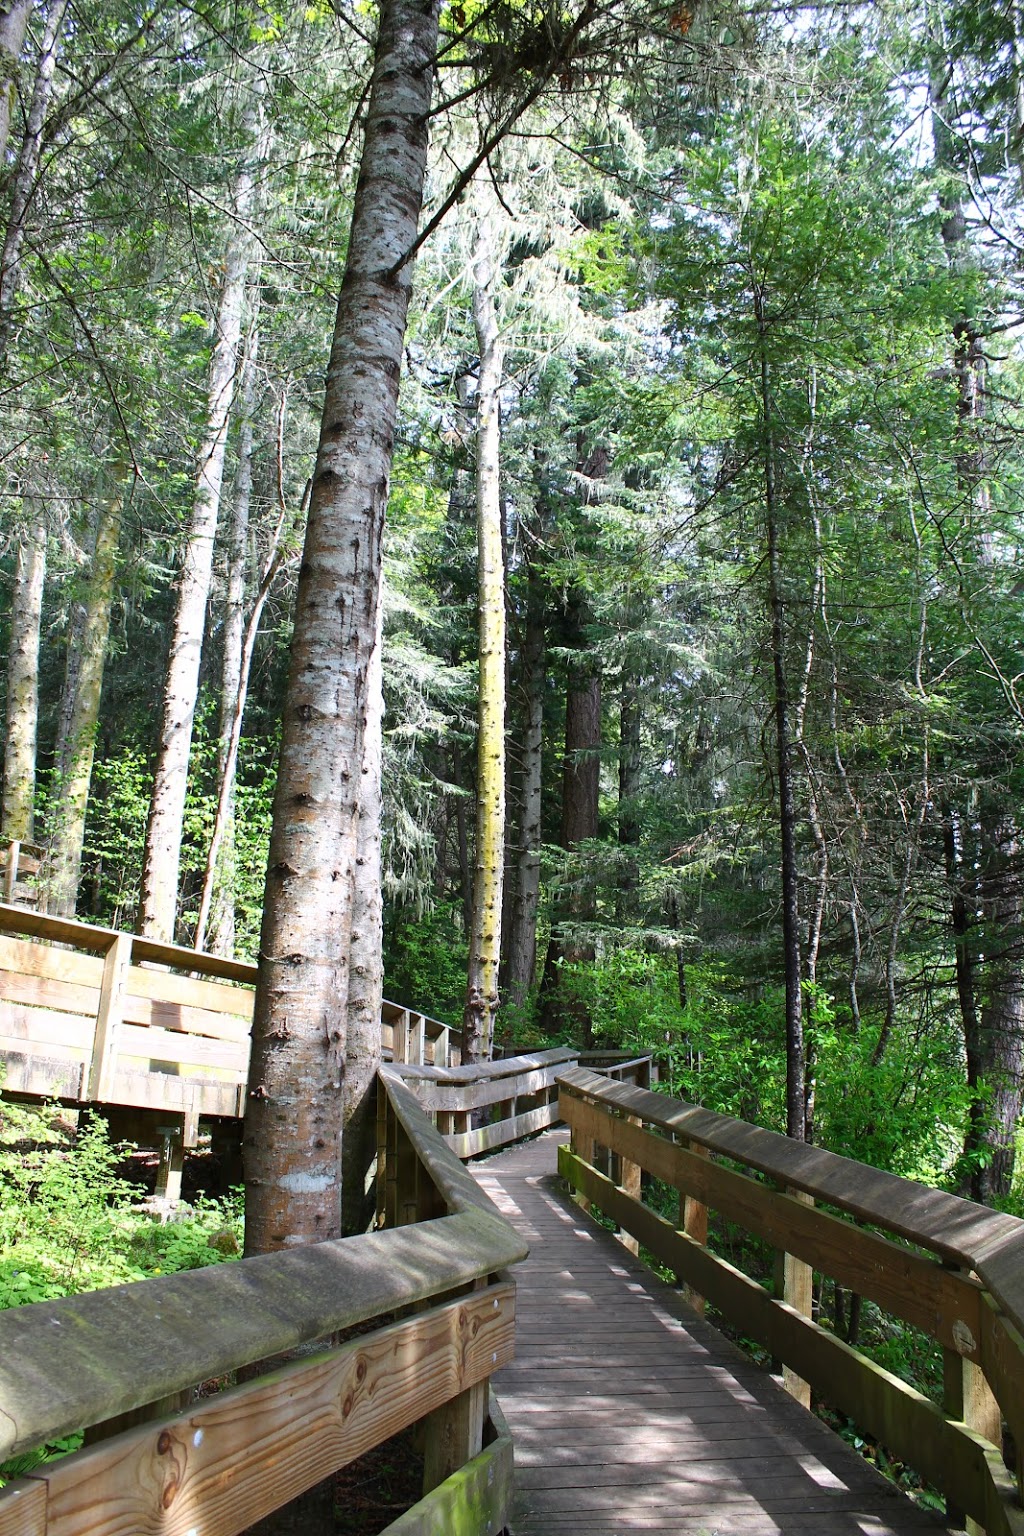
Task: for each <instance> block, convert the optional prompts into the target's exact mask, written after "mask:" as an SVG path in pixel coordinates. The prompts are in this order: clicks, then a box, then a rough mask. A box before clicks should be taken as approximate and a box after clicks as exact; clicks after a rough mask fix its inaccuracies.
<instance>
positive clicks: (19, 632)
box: [0, 495, 46, 843]
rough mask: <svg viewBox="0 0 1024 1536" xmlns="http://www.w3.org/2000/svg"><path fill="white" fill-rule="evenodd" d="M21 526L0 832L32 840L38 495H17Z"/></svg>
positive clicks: (41, 544)
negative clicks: (22, 515) (21, 510)
mask: <svg viewBox="0 0 1024 1536" xmlns="http://www.w3.org/2000/svg"><path fill="white" fill-rule="evenodd" d="M23 504H24V512H25V528H24V532H23V533H22V536H21V539H20V541H19V544H18V558H17V564H16V566H15V572H14V594H13V599H12V604H11V638H10V645H9V648H8V652H7V744H6V747H5V749H4V789H3V798H2V800H0V836H2V837H4V838H5V839H13V838H17V839H18V840H19V841H20V842H23V843H27V842H31V841H32V835H33V831H34V812H35V794H36V732H37V728H38V723H39V627H40V624H41V622H42V616H43V584H44V582H45V580H46V510H45V507H44V504H43V501H42V499H41V498H40V497H36V496H32V495H26V496H25V497H24V498H23Z"/></svg>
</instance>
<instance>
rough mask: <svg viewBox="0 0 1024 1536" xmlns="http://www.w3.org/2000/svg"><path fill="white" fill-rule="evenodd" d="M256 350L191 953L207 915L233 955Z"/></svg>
mask: <svg viewBox="0 0 1024 1536" xmlns="http://www.w3.org/2000/svg"><path fill="white" fill-rule="evenodd" d="M258 348H259V333H258V331H257V329H256V325H255V323H254V324H253V325H252V327H251V328H250V331H249V338H248V341H247V344H246V348H245V355H244V357H243V359H242V367H241V370H240V380H239V386H238V468H237V470H236V472H235V485H234V495H233V497H232V502H231V519H230V522H229V524H228V532H227V538H226V539H225V546H226V548H225V567H226V580H225V589H224V647H223V656H222V659H221V673H220V714H219V719H218V722H217V814H216V816H215V818H214V826H213V829H212V832H211V834H210V849H209V852H208V854H207V860H206V871H205V874H204V877H203V891H202V896H201V898H200V902H199V917H198V919H197V921H196V936H195V947H196V949H202V948H203V947H204V945H205V944H206V931H207V914H208V921H209V929H210V942H211V946H212V948H213V951H214V953H216V954H219V955H233V954H234V952H235V767H236V763H237V759H238V747H237V741H236V726H235V719H236V715H238V714H239V711H238V703H239V697H240V695H243V697H244V690H243V684H242V667H243V658H242V652H243V648H244V643H245V571H246V564H247V556H248V549H249V507H250V504H251V501H252V440H253V430H252V412H253V400H254V395H255V381H256V356H257V351H258ZM240 725H241V720H240V718H239V727H240ZM215 845H216V846H215Z"/></svg>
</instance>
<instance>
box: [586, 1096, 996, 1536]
mask: <svg viewBox="0 0 1024 1536" xmlns="http://www.w3.org/2000/svg"><path fill="white" fill-rule="evenodd" d="M561 1109H562V1117H563V1119H565V1120H566V1121H567V1122H568V1124H569V1127H570V1130H571V1135H572V1141H571V1144H570V1146H569V1147H562V1148H560V1149H559V1154H560V1155H559V1167H560V1171H561V1173H562V1174H563V1176H564V1177H565V1178H566V1179H567V1180H568V1181H569V1182H570V1184H571V1185H572V1186H573V1187H574V1188H575V1189H576V1190H577V1191H578V1192H579V1193H580V1194H581V1195H582V1196H583V1197H585V1199H586V1200H588V1201H589V1202H591V1203H592V1204H593V1205H595V1206H598V1207H599V1208H600V1209H601V1210H602V1211H604V1212H605V1213H606V1214H607V1215H608V1216H610V1217H611V1218H612V1219H613V1220H614V1221H615V1222H617V1223H618V1224H619V1226H620V1227H621V1228H622V1229H623V1230H625V1231H626V1232H629V1233H631V1234H632V1236H633V1237H634V1239H636V1240H638V1241H639V1242H640V1243H641V1244H643V1246H644V1247H645V1248H647V1249H648V1250H649V1251H650V1252H651V1253H652V1254H653V1255H654V1256H655V1257H656V1258H657V1259H658V1260H659V1261H660V1262H661V1263H663V1264H665V1265H667V1266H668V1267H669V1268H670V1269H671V1270H672V1271H673V1272H674V1273H675V1274H676V1275H677V1277H678V1279H679V1282H680V1283H681V1284H685V1285H686V1286H687V1287H688V1288H689V1290H690V1293H691V1298H692V1299H696V1300H697V1301H698V1302H700V1299H701V1298H704V1297H706V1298H707V1299H708V1300H709V1301H710V1302H711V1303H712V1304H713V1305H714V1306H715V1307H717V1308H718V1309H719V1310H720V1311H721V1312H722V1313H723V1314H724V1316H725V1317H726V1318H727V1319H729V1321H730V1322H732V1323H734V1324H736V1325H738V1326H739V1327H740V1328H741V1329H742V1330H743V1332H744V1333H745V1334H747V1335H748V1336H749V1337H751V1338H753V1339H755V1340H757V1341H758V1342H759V1343H760V1344H762V1345H763V1346H764V1347H765V1348H766V1349H767V1350H769V1351H770V1352H771V1354H772V1355H773V1356H775V1357H776V1358H777V1359H779V1360H781V1361H783V1362H785V1364H786V1366H787V1367H788V1369H789V1372H790V1378H789V1385H790V1387H791V1390H793V1391H794V1392H795V1395H797V1396H798V1397H801V1398H802V1399H803V1400H804V1401H807V1400H808V1398H809V1392H808V1390H807V1384H808V1383H809V1384H810V1386H813V1388H814V1390H815V1392H816V1393H817V1394H818V1395H819V1396H820V1397H821V1399H823V1400H824V1401H825V1402H827V1403H829V1404H831V1405H832V1406H833V1407H835V1408H837V1409H839V1410H840V1411H841V1412H842V1413H845V1414H848V1415H849V1417H850V1418H851V1419H853V1420H854V1421H855V1422H856V1423H857V1424H858V1425H860V1426H861V1427H862V1428H863V1429H866V1430H868V1431H869V1432H870V1433H872V1434H874V1435H876V1436H877V1437H878V1439H879V1441H880V1442H881V1443H882V1444H883V1445H885V1446H886V1447H887V1448H888V1449H889V1450H890V1451H891V1452H892V1453H894V1454H895V1455H897V1456H899V1457H900V1458H902V1459H903V1460H904V1461H906V1462H907V1463H908V1465H910V1466H912V1467H914V1468H915V1469H916V1470H917V1471H918V1472H919V1473H920V1474H921V1475H922V1476H923V1477H924V1478H926V1479H927V1481H928V1482H930V1483H932V1484H933V1485H934V1486H935V1487H936V1488H938V1489H939V1490H940V1491H941V1492H942V1493H944V1494H945V1496H946V1498H947V1500H948V1503H949V1508H950V1511H951V1513H952V1514H953V1515H954V1516H966V1517H968V1518H969V1519H970V1520H971V1521H973V1522H976V1523H977V1526H980V1527H981V1528H983V1529H984V1530H986V1531H988V1532H989V1536H1011V1533H1012V1536H1024V1510H1022V1508H1021V1463H1020V1460H1019V1451H1020V1449H1021V1448H1024V1222H1022V1221H1018V1220H1016V1219H1014V1218H1013V1217H1010V1216H1003V1215H999V1214H996V1213H994V1212H992V1211H988V1210H985V1209H984V1208H982V1207H980V1206H977V1205H974V1204H972V1203H971V1202H970V1201H967V1200H960V1199H958V1198H956V1197H955V1196H953V1195H947V1194H944V1193H942V1192H941V1191H939V1190H934V1189H927V1188H925V1187H924V1186H923V1185H919V1184H914V1183H911V1182H910V1181H909V1180H906V1179H900V1178H897V1177H896V1176H895V1175H893V1174H888V1173H882V1172H880V1171H878V1170H877V1169H874V1168H868V1167H866V1166H864V1165H863V1164H861V1163H855V1162H853V1161H851V1160H850V1159H848V1158H843V1157H838V1156H836V1155H835V1154H834V1153H831V1152H825V1151H822V1150H820V1149H818V1148H811V1147H804V1146H801V1145H799V1144H798V1143H796V1142H792V1141H789V1140H787V1138H786V1137H784V1136H778V1135H775V1134H774V1133H773V1132H771V1131H765V1130H761V1129H758V1128H757V1127H755V1126H751V1125H746V1124H744V1123H743V1122H742V1121H738V1120H731V1119H729V1118H727V1117H726V1116H723V1115H716V1114H713V1113H711V1112H710V1111H708V1110H703V1109H697V1108H694V1107H693V1106H691V1105H687V1104H684V1103H682V1102H680V1101H679V1100H674V1099H669V1098H666V1097H664V1096H663V1095H661V1094H655V1093H649V1092H645V1091H644V1090H643V1089H639V1088H635V1087H629V1086H626V1085H623V1084H619V1083H609V1082H608V1081H607V1080H605V1079H603V1078H601V1077H598V1076H596V1075H595V1074H593V1073H590V1072H587V1071H585V1070H582V1069H579V1068H574V1069H570V1070H568V1071H567V1072H566V1073H565V1074H564V1075H563V1077H562V1079H561ZM598 1149H610V1150H611V1152H612V1153H613V1154H614V1155H615V1156H616V1157H617V1158H618V1159H619V1169H620V1172H619V1180H618V1183H616V1182H613V1180H612V1179H611V1178H610V1177H608V1175H607V1174H606V1173H603V1172H601V1171H599V1168H598V1166H597V1164H598V1163H599V1162H600V1161H601V1153H600V1151H599V1150H598ZM719 1158H721V1159H725V1160H726V1163H725V1164H723V1163H720V1162H718V1161H716V1159H719ZM735 1165H739V1166H740V1168H741V1169H742V1170H743V1171H737V1169H736V1166H735ZM642 1170H643V1171H645V1172H647V1173H649V1174H651V1175H653V1176H654V1177H655V1178H657V1179H659V1180H663V1181H664V1182H665V1183H667V1184H669V1185H671V1186H672V1187H673V1188H674V1189H675V1190H677V1191H678V1194H679V1202H680V1210H679V1219H678V1222H673V1221H667V1220H665V1219H664V1218H663V1217H661V1216H659V1215H658V1214H656V1213H655V1212H654V1211H653V1210H651V1209H649V1208H648V1206H646V1205H645V1204H643V1203H642V1200H641V1198H640V1196H641V1190H640V1185H641V1171H642ZM766 1180H767V1182H765V1181H766ZM816 1202H820V1203H821V1204H822V1205H825V1206H828V1207H829V1208H830V1209H829V1210H822V1209H818V1208H817V1207H816ZM709 1208H712V1209H714V1210H716V1211H718V1212H720V1213H721V1214H722V1215H723V1216H724V1217H726V1218H727V1219H728V1220H729V1221H731V1222H735V1223H737V1224H738V1225H739V1226H741V1227H743V1228H745V1229H746V1230H747V1231H748V1232H751V1233H754V1234H756V1235H757V1236H758V1237H760V1238H763V1239H765V1240H767V1241H768V1242H769V1243H770V1244H772V1245H773V1246H774V1247H775V1249H776V1250H777V1252H779V1253H780V1254H781V1255H783V1256H784V1257H783V1259H782V1262H781V1264H780V1268H781V1269H782V1270H783V1272H784V1275H785V1281H784V1295H783V1297H782V1298H781V1299H776V1298H775V1297H774V1296H773V1295H772V1294H771V1293H770V1292H769V1291H768V1290H767V1289H765V1287H764V1286H762V1285H761V1284H759V1283H758V1282H757V1281H756V1280H753V1279H750V1278H749V1277H748V1276H746V1275H744V1274H743V1273H741V1272H740V1271H739V1270H738V1269H736V1268H735V1267H734V1266H733V1265H732V1264H729V1263H727V1262H726V1261H725V1260H724V1259H722V1258H719V1257H716V1256H715V1255H714V1254H712V1253H711V1252H710V1250H709V1249H708V1247H707V1243H706V1237H707V1222H708V1216H707V1213H708V1209H709ZM833 1212H841V1213H842V1214H841V1215H836V1214H833ZM870 1228H879V1229H881V1231H882V1232H884V1233H887V1234H889V1235H887V1236H882V1235H881V1234H880V1232H878V1231H874V1230H869V1229H870ZM894 1238H895V1239H896V1241H893V1239H894ZM907 1244H912V1245H913V1246H912V1247H911V1246H905V1245H907ZM814 1272H819V1273H821V1274H824V1275H827V1276H829V1277H831V1278H832V1279H834V1280H836V1281H838V1282H839V1283H841V1284H842V1285H845V1286H848V1287H850V1288H851V1290H853V1291H854V1292H855V1293H857V1294H858V1295H861V1296H864V1297H866V1298H868V1299H869V1300H871V1301H874V1302H876V1303H877V1305H878V1306H879V1307H881V1308H882V1309H883V1310H884V1311H886V1312H888V1313H891V1314H893V1315H895V1316H896V1317H898V1318H901V1319H902V1320H903V1321H905V1322H907V1323H910V1324H912V1325H913V1326H914V1327H916V1328H920V1329H923V1330H924V1331H925V1332H926V1333H927V1334H929V1335H930V1336H931V1337H932V1338H933V1339H935V1340H937V1342H938V1343H939V1344H940V1345H941V1346H942V1349H943V1352H944V1360H945V1404H944V1409H940V1408H939V1407H937V1406H936V1405H935V1404H933V1403H932V1402H930V1401H929V1400H928V1399H927V1398H926V1397H924V1396H923V1395H922V1394H921V1393H919V1392H917V1391H915V1390H914V1389H913V1388H911V1387H909V1386H907V1385H906V1383H904V1382H903V1381H901V1380H899V1379H898V1378H897V1377H896V1376H893V1375H891V1374H890V1373H889V1372H888V1371H885V1370H883V1369H882V1368H881V1367H879V1366H878V1365H876V1364H874V1363H873V1362H872V1361H870V1360H869V1359H868V1358H867V1357H866V1356H865V1355H864V1354H862V1353H861V1352H860V1351H858V1350H857V1349H854V1348H852V1347H851V1346H850V1345H849V1344H846V1343H844V1342H843V1341H842V1340H840V1339H839V1338H837V1337H835V1336H834V1335H833V1334H831V1333H829V1332H828V1331H827V1330H826V1329H825V1328H823V1327H821V1326H819V1325H818V1324H817V1323H815V1322H814V1321H812V1318H811V1315H810V1314H811V1295H812V1284H811V1282H812V1276H813V1274H814ZM1003 1420H1005V1422H1006V1425H1007V1427H1008V1429H1009V1432H1010V1435H1011V1436H1012V1439H1013V1442H1014V1444H1015V1446H1016V1447H1017V1453H1018V1461H1017V1474H1016V1482H1015V1480H1014V1477H1013V1476H1012V1475H1011V1474H1010V1473H1009V1472H1008V1471H1007V1469H1006V1466H1005V1463H1004V1459H1003V1455H1002V1443H1003V1437H1002V1421H1003Z"/></svg>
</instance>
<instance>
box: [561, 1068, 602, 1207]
mask: <svg viewBox="0 0 1024 1536" xmlns="http://www.w3.org/2000/svg"><path fill="white" fill-rule="evenodd" d="M566 1097H567V1098H568V1099H570V1100H572V1095H571V1094H568V1093H567V1094H566ZM575 1102H577V1103H578V1102H579V1100H576V1101H575ZM569 1123H570V1132H569V1150H570V1151H571V1152H573V1153H574V1154H575V1155H576V1156H577V1157H578V1158H579V1159H580V1161H581V1162H584V1163H590V1164H591V1165H592V1166H593V1165H595V1164H596V1160H597V1142H596V1141H595V1140H594V1138H593V1136H590V1135H588V1134H586V1133H584V1134H581V1133H580V1132H579V1131H578V1130H577V1128H576V1127H575V1126H574V1125H572V1122H571V1120H570V1122H569ZM573 1199H574V1200H575V1201H576V1204H577V1205H578V1206H579V1208H580V1210H581V1211H589V1210H590V1201H589V1200H588V1199H587V1197H586V1195H578V1194H577V1195H574V1196H573Z"/></svg>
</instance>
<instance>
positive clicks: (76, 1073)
mask: <svg viewBox="0 0 1024 1536" xmlns="http://www.w3.org/2000/svg"><path fill="white" fill-rule="evenodd" d="M255 985H256V967H255V965H251V964H249V963H248V962H246V961H241V960H228V959H225V958H223V957H222V956H220V955H210V954H205V953H196V951H194V950H191V949H184V948H181V947H180V946H178V945H174V944H158V943H155V942H154V941H153V940H151V939H144V938H140V937H138V936H137V935H134V934H129V933H119V932H117V931H115V930H113V929H109V928H98V927H94V926H92V925H90V924H87V923H78V922H73V921H71V920H70V919H67V918H58V917H49V916H46V915H45V914H44V913H38V912H33V911H30V910H27V909H25V908H24V907H12V906H7V905H0V1064H2V1065H3V1067H4V1068H5V1076H6V1082H5V1086H6V1089H7V1091H8V1092H10V1093H15V1094H23V1095H28V1096H32V1097H36V1098H57V1099H61V1100H62V1101H64V1102H65V1103H68V1104H101V1105H103V1106H104V1107H105V1108H106V1109H108V1110H109V1109H110V1108H112V1107H115V1106H131V1107H132V1108H133V1110H135V1111H150V1112H156V1118H158V1119H161V1120H167V1119H168V1118H170V1119H171V1120H173V1121H174V1122H175V1123H174V1124H173V1125H169V1126H166V1127H164V1126H161V1127H160V1128H159V1129H160V1130H161V1132H164V1133H165V1135H164V1140H165V1148H164V1150H165V1154H166V1157H165V1164H164V1167H163V1169H162V1172H163V1173H164V1174H165V1177H164V1182H163V1188H162V1192H163V1193H164V1194H165V1195H167V1196H168V1198H171V1199H173V1198H175V1196H176V1194H177V1192H178V1191H179V1190H180V1172H181V1157H182V1152H183V1150H184V1149H185V1148H187V1147H193V1146H195V1145H196V1141H197V1139H198V1128H199V1117H200V1116H204V1117H207V1118H224V1119H240V1118H241V1116H242V1115H243V1113H244V1109H245V1086H246V1079H247V1075H248V1070H249V1040H250V1032H251V1029H252V1009H253V993H254V988H255ZM381 1031H382V1046H383V1048H384V1050H385V1052H390V1051H394V1053H395V1054H396V1056H397V1057H398V1059H399V1060H419V1061H428V1062H437V1063H439V1064H443V1065H448V1064H449V1063H450V1062H458V1061H459V1060H460V1049H461V1044H462V1039H461V1035H460V1034H459V1033H458V1032H457V1031H453V1030H451V1029H449V1027H448V1026H447V1025H446V1024H442V1023H441V1022H440V1021H439V1020H436V1019H430V1018H427V1017H426V1015H424V1014H420V1013H415V1012H413V1011H412V1010H410V1009H407V1008H402V1007H400V1006H399V1005H398V1004H397V1003H390V1002H385V1003H384V1005H383V1009H382V1015H381ZM120 1134H125V1135H128V1136H129V1137H131V1138H132V1139H136V1140H144V1139H145V1136H146V1132H145V1130H144V1129H143V1128H142V1127H141V1126H136V1125H135V1124H132V1125H126V1126H124V1127H121V1128H120Z"/></svg>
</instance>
